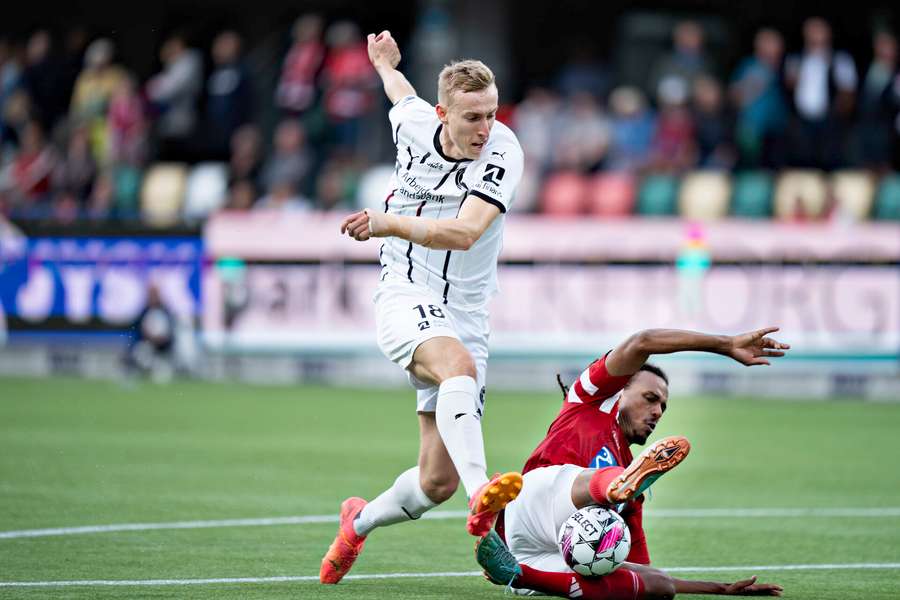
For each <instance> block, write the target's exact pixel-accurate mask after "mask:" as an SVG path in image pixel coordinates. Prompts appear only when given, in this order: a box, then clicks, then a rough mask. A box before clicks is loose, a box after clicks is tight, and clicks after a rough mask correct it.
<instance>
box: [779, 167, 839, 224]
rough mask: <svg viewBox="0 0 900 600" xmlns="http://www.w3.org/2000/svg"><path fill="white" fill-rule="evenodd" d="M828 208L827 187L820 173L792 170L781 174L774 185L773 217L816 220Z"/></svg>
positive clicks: (809, 170) (810, 170) (811, 170)
mask: <svg viewBox="0 0 900 600" xmlns="http://www.w3.org/2000/svg"><path fill="white" fill-rule="evenodd" d="M827 206H828V186H827V185H826V184H825V177H824V176H823V174H822V172H821V171H817V170H813V169H792V170H786V171H783V172H782V173H781V176H780V177H779V178H778V181H777V182H776V184H775V217H776V218H778V219H784V220H791V219H798V218H799V219H818V218H821V217H823V216H824V215H825V211H826V209H827Z"/></svg>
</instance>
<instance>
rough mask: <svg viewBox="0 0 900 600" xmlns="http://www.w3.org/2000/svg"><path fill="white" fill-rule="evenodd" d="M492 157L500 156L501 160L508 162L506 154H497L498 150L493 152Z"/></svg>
mask: <svg viewBox="0 0 900 600" xmlns="http://www.w3.org/2000/svg"><path fill="white" fill-rule="evenodd" d="M491 156H499V157H500V160H506V152H497V151H496V150H494V151H493V152H491Z"/></svg>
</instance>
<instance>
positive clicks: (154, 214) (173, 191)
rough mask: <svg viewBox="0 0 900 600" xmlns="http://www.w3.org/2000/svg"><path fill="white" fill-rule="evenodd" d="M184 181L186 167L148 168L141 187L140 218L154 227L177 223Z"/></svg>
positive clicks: (158, 165)
mask: <svg viewBox="0 0 900 600" xmlns="http://www.w3.org/2000/svg"><path fill="white" fill-rule="evenodd" d="M186 179H187V167H186V166H185V165H183V164H181V163H157V164H155V165H153V166H152V167H150V168H149V169H148V170H147V174H146V175H145V176H144V183H143V185H142V186H141V218H142V219H143V220H144V221H145V222H146V223H147V224H149V225H153V226H156V227H169V226H171V225H174V224H176V223H178V219H179V217H180V216H181V205H182V201H183V199H184V190H185V181H186Z"/></svg>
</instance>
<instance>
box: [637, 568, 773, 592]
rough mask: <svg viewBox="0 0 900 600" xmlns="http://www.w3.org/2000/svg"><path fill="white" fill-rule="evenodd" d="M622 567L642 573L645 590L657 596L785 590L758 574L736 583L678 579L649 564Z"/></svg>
mask: <svg viewBox="0 0 900 600" xmlns="http://www.w3.org/2000/svg"><path fill="white" fill-rule="evenodd" d="M622 568H624V569H628V570H629V571H634V572H635V573H637V574H638V575H640V577H641V580H642V581H643V582H644V587H645V590H646V591H647V592H648V593H649V594H651V595H655V596H669V597H671V596H672V595H676V596H677V595H678V594H710V595H716V596H780V595H781V593H782V592H783V591H784V588H782V587H781V586H780V585H778V584H775V583H756V576H755V575H754V576H753V577H750V578H749V579H742V580H741V581H736V582H734V583H724V582H720V581H695V580H690V579H676V578H674V577H672V576H671V575H669V574H668V573H666V572H665V571H660V570H659V569H655V568H653V567H650V566H647V565H638V564H634V563H625V564H624V565H622Z"/></svg>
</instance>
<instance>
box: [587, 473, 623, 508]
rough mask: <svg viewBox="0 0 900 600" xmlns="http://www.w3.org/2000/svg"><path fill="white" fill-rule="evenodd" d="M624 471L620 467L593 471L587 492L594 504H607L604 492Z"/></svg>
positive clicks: (607, 500) (607, 499)
mask: <svg viewBox="0 0 900 600" xmlns="http://www.w3.org/2000/svg"><path fill="white" fill-rule="evenodd" d="M624 470H625V469H623V468H622V467H604V468H602V469H597V470H596V471H594V474H593V475H591V482H590V483H589V484H588V491H589V492H590V494H591V498H593V500H594V502H596V503H597V504H606V505H608V504H609V498H607V497H606V490H607V488H609V484H610V483H612V481H613V479H615V478H616V477H618V476H619V475H621V474H622V471H624Z"/></svg>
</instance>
